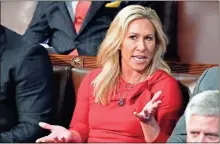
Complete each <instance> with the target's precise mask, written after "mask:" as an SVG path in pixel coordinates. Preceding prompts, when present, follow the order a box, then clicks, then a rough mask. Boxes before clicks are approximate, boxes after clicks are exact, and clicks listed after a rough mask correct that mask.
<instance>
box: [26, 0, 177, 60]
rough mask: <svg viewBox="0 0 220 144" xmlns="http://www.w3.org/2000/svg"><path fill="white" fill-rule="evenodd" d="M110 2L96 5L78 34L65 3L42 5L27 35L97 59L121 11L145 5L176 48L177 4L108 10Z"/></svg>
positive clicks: (59, 49) (151, 3)
mask: <svg viewBox="0 0 220 144" xmlns="http://www.w3.org/2000/svg"><path fill="white" fill-rule="evenodd" d="M106 3H108V2H107V1H93V2H92V4H91V6H90V8H89V10H88V13H87V16H86V17H85V20H84V22H83V24H82V26H81V29H80V31H79V33H78V34H77V33H76V30H75V28H74V25H73V22H72V19H71V17H70V14H69V11H68V9H67V6H66V4H65V2H64V1H47V2H46V1H44V2H39V3H38V5H37V7H36V10H35V13H34V15H33V18H32V21H31V23H30V24H29V26H28V29H27V30H26V32H25V34H24V35H25V36H26V37H27V38H29V39H31V40H33V41H35V42H38V43H42V42H44V41H45V40H46V39H48V38H49V45H50V46H52V47H53V48H54V49H55V51H56V52H57V53H59V54H68V53H70V52H71V51H72V50H73V48H77V50H78V53H79V55H89V56H95V55H96V54H97V51H98V47H99V45H100V43H101V42H102V41H103V39H104V37H105V34H106V31H107V29H108V28H109V25H110V23H111V22H112V20H113V19H114V17H115V15H116V14H117V13H118V11H119V10H121V9H122V8H124V7H125V6H127V5H131V4H141V5H143V6H148V7H152V8H153V9H155V10H156V11H157V13H158V15H159V17H160V18H161V20H162V23H163V25H164V30H165V32H166V33H167V34H168V36H169V38H170V39H171V40H172V41H171V42H172V43H170V46H172V47H175V49H176V46H174V45H173V44H174V43H175V42H176V39H175V38H176V33H175V32H176V31H175V25H176V2H174V1H169V2H156V1H142V2H137V1H124V2H121V4H120V6H119V7H118V8H107V7H105V5H106ZM171 30H172V31H171ZM169 49H170V50H171V51H172V49H171V48H169ZM172 53H173V52H172Z"/></svg>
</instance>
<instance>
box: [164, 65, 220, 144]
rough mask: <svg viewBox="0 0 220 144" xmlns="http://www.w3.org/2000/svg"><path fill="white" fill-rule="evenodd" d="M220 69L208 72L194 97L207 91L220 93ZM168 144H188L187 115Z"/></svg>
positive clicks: (182, 118)
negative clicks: (186, 143)
mask: <svg viewBox="0 0 220 144" xmlns="http://www.w3.org/2000/svg"><path fill="white" fill-rule="evenodd" d="M219 80H220V67H219V66H218V67H213V68H210V69H208V70H206V71H205V72H204V73H203V74H202V76H201V77H200V79H199V80H198V83H197V85H196V87H195V89H194V92H193V95H195V94H198V93H200V92H203V91H205V90H219V91H220V81H219ZM167 142H168V143H185V142H186V123H185V115H183V116H182V117H181V118H180V120H179V121H178V123H177V125H176V127H175V129H174V130H173V133H172V135H171V137H170V138H169V139H168V141H167Z"/></svg>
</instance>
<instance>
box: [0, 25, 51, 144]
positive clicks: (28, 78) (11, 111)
mask: <svg viewBox="0 0 220 144" xmlns="http://www.w3.org/2000/svg"><path fill="white" fill-rule="evenodd" d="M52 72H53V71H52V65H51V63H50V59H49V56H48V53H47V51H46V49H45V48H44V47H42V46H41V45H40V44H38V43H33V42H32V41H30V40H25V39H24V38H23V37H22V36H21V35H19V34H17V33H15V32H13V31H11V30H9V29H8V28H6V27H4V26H2V25H0V142H1V143H19V142H35V141H36V139H37V138H39V137H42V136H43V135H45V134H46V133H45V131H43V130H42V129H41V128H40V127H39V126H38V123H39V122H40V121H47V122H50V114H51V110H52V105H51V103H52V97H51V92H52V74H53V73H52Z"/></svg>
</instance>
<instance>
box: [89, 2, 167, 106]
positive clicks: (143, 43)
mask: <svg viewBox="0 0 220 144" xmlns="http://www.w3.org/2000/svg"><path fill="white" fill-rule="evenodd" d="M166 45H167V38H166V35H165V33H164V31H163V28H162V24H161V22H160V19H159V17H158V15H157V14H156V12H155V11H154V10H153V9H151V8H145V7H143V6H140V5H130V6H127V7H125V8H124V9H122V10H121V11H120V12H119V13H118V14H117V15H116V17H115V18H114V20H113V21H112V23H111V25H110V27H109V29H108V31H107V34H106V37H105V39H104V40H103V42H102V44H101V45H100V49H99V52H98V55H97V60H98V63H99V64H101V65H102V66H103V70H102V72H101V73H100V74H99V76H98V77H97V78H96V79H95V80H94V81H93V84H94V94H95V96H96V98H97V101H101V102H102V103H103V102H104V103H105V102H106V95H109V94H110V93H111V92H114V91H115V90H116V85H117V82H118V77H119V75H120V73H121V69H122V68H126V69H131V70H134V71H137V72H139V73H141V74H142V75H143V77H144V78H146V77H147V76H150V75H152V74H153V73H154V72H155V70H156V69H162V70H164V71H166V72H169V70H170V69H169V67H168V66H167V64H166V63H165V62H164V61H163V59H162V57H163V55H164V54H165V52H166ZM100 83H101V84H100ZM103 95H105V96H103Z"/></svg>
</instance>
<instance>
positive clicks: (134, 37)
mask: <svg viewBox="0 0 220 144" xmlns="http://www.w3.org/2000/svg"><path fill="white" fill-rule="evenodd" d="M129 38H130V39H131V40H136V39H137V37H136V36H130V37H129Z"/></svg>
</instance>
